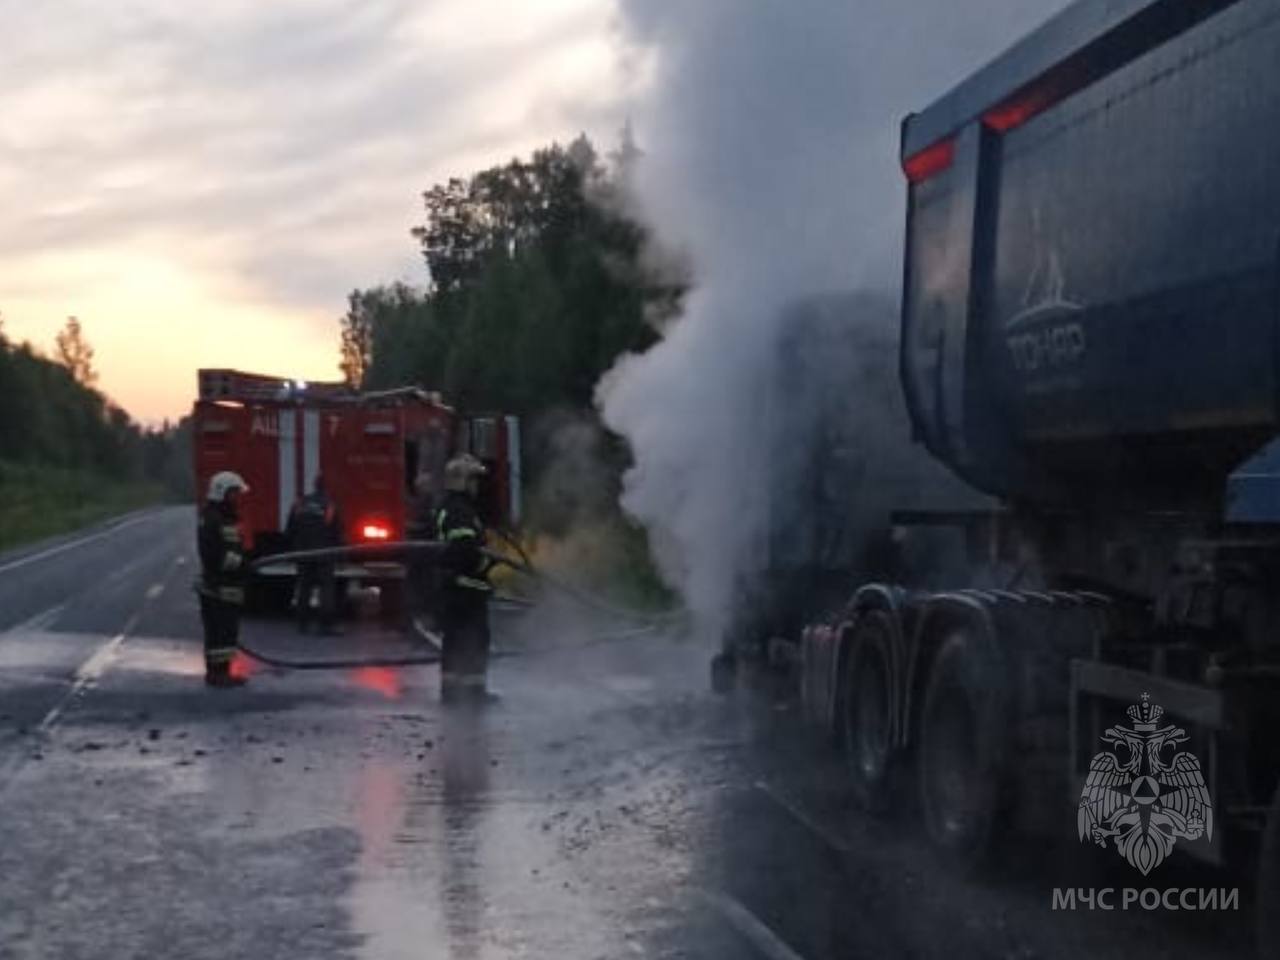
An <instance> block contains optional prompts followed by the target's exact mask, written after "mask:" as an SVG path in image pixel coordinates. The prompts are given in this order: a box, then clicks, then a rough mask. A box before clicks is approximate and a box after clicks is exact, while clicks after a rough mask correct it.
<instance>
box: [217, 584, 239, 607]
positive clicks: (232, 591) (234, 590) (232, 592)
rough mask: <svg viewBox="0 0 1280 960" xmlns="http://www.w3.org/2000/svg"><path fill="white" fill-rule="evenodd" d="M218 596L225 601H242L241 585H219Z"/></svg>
mask: <svg viewBox="0 0 1280 960" xmlns="http://www.w3.org/2000/svg"><path fill="white" fill-rule="evenodd" d="M218 598H219V599H220V600H225V601H227V603H244V588H243V587H219V588H218Z"/></svg>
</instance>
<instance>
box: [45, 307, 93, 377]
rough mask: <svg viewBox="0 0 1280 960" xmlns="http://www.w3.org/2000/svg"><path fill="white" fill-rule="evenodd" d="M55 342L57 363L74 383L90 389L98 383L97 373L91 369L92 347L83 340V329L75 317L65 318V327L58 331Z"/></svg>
mask: <svg viewBox="0 0 1280 960" xmlns="http://www.w3.org/2000/svg"><path fill="white" fill-rule="evenodd" d="M55 342H56V343H57V347H58V360H59V362H61V364H62V365H63V366H64V367H66V368H67V370H68V371H69V372H70V373H71V376H72V378H73V379H74V380H75V381H76V383H78V384H80V385H81V386H84V387H92V386H93V385H94V384H95V383H97V382H98V373H97V371H96V370H94V369H93V347H91V346H90V345H89V341H88V340H87V339H85V335H84V329H83V328H82V327H81V326H80V321H79V320H78V319H77V318H76V317H67V323H66V326H64V327H63V328H62V330H61V331H59V333H58V335H57V337H56V338H55Z"/></svg>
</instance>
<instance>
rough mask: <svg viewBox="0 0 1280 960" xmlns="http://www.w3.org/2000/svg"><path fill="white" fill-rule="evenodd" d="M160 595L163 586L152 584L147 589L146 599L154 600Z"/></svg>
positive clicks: (161, 584) (162, 591)
mask: <svg viewBox="0 0 1280 960" xmlns="http://www.w3.org/2000/svg"><path fill="white" fill-rule="evenodd" d="M162 593H164V584H163V583H153V584H152V585H151V586H149V587H148V588H147V599H148V600H154V599H155V598H156V597H158V596H160V594H162Z"/></svg>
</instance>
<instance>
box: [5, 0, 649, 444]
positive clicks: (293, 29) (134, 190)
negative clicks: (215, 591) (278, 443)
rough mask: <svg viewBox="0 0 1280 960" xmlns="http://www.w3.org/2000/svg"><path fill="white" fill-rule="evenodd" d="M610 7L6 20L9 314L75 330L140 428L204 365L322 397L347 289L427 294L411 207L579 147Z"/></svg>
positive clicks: (408, 0) (332, 3) (309, 0)
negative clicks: (495, 166)
mask: <svg viewBox="0 0 1280 960" xmlns="http://www.w3.org/2000/svg"><path fill="white" fill-rule="evenodd" d="M613 15H614V14H613V4H612V3H611V2H610V0H536V2H526V3H513V2H509V0H272V2H270V3H263V2H261V0H217V2H215V3H212V4H207V5H203V6H200V7H193V6H191V5H188V4H178V3H173V2H171V0H117V2H114V3H109V4H108V3H102V2H100V0H47V2H43V3H40V4H27V3H20V2H18V0H0V23H3V25H4V29H5V55H4V57H3V58H0V91H3V92H2V93H0V113H2V115H3V117H4V123H3V125H0V209H3V210H4V211H5V219H4V223H3V225H2V226H0V313H3V316H4V325H5V331H6V333H7V335H8V336H9V337H10V338H11V339H15V340H24V339H26V340H30V341H31V342H32V343H34V344H36V345H37V346H39V347H41V348H42V349H46V350H48V349H51V348H52V343H53V337H54V334H55V332H56V331H57V329H58V328H59V327H60V326H61V325H62V323H63V322H64V320H65V318H66V317H67V316H68V315H71V314H74V315H76V316H78V317H80V319H81V321H82V323H83V325H84V329H85V332H86V334H87V336H88V338H89V340H90V342H91V343H92V345H93V346H94V348H95V349H96V351H97V367H98V369H99V372H100V374H101V384H100V385H101V387H102V388H103V389H104V391H105V392H106V393H107V394H109V395H110V396H111V397H112V398H113V399H115V400H116V401H117V402H119V403H120V404H121V405H123V406H124V407H125V408H126V409H127V410H129V411H130V413H132V414H133V415H134V416H135V417H138V418H140V419H143V420H147V421H155V420H158V419H159V418H162V417H176V416H178V415H180V414H181V413H183V412H184V411H185V410H186V409H188V408H189V406H190V403H191V400H192V393H193V390H194V385H195V370H196V369H197V367H200V366H235V367H239V368H242V369H247V370H255V371H263V372H274V373H280V374H284V375H290V376H299V377H303V378H308V379H335V378H336V377H337V370H336V363H337V338H338V317H339V316H340V315H341V314H342V312H343V310H344V308H345V298H346V294H347V293H348V292H349V291H350V290H351V289H353V288H355V287H362V286H372V285H375V284H377V283H381V282H389V281H392V280H397V279H403V280H406V281H409V282H412V283H419V284H420V283H422V282H423V281H424V280H425V272H424V269H423V267H422V265H421V259H420V257H419V256H418V255H417V252H416V250H415V248H414V244H413V241H412V240H411V238H410V237H409V236H408V231H409V229H410V227H411V226H413V225H415V224H416V223H419V222H420V221H421V204H420V199H419V195H420V193H421V191H422V190H424V189H425V188H427V187H429V186H430V185H431V184H432V183H435V182H437V181H439V180H441V179H444V178H446V177H448V176H450V175H454V174H466V173H470V172H473V171H475V170H477V169H480V168H481V167H483V166H486V165H489V164H492V163H497V162H501V161H504V160H506V159H508V158H510V157H511V156H513V155H516V154H524V153H527V152H528V151H530V150H532V149H533V148H535V147H537V146H540V145H542V144H545V143H548V142H550V141H551V140H553V139H558V140H561V141H566V140H568V139H571V138H572V137H574V136H576V135H577V133H579V132H580V131H585V132H586V133H587V134H588V135H590V136H591V137H593V139H596V140H597V141H598V142H602V145H603V146H606V147H607V146H608V145H609V143H610V141H611V140H612V139H613V138H614V137H615V135H616V131H617V129H618V128H619V126H620V125H621V124H622V123H623V121H624V120H625V118H626V116H627V106H626V101H627V96H628V89H629V86H630V85H631V84H634V83H635V82H636V81H635V78H634V76H633V75H632V74H631V72H630V71H629V70H627V69H625V68H624V65H625V63H626V58H625V57H622V56H620V55H619V49H618V43H617V39H616V35H615V25H614V22H613Z"/></svg>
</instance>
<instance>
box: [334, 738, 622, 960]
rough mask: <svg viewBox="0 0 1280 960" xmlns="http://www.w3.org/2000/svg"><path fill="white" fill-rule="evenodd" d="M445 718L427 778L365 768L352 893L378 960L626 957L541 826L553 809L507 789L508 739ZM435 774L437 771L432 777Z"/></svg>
mask: <svg viewBox="0 0 1280 960" xmlns="http://www.w3.org/2000/svg"><path fill="white" fill-rule="evenodd" d="M496 726H497V721H495V720H494V719H492V718H491V717H488V716H485V715H483V714H467V713H459V714H454V715H446V716H445V717H444V719H443V721H442V725H441V729H440V737H439V744H438V747H437V749H436V750H435V751H434V752H433V753H431V754H430V755H429V757H428V759H427V760H424V761H423V763H422V767H423V769H421V770H417V771H415V770H414V769H413V768H412V766H411V765H406V764H404V763H403V762H396V761H394V760H392V759H387V760H378V761H373V762H370V763H368V764H367V765H366V766H365V768H364V770H363V772H362V773H361V776H360V780H359V783H358V784H357V786H356V792H357V797H356V800H357V802H356V807H357V810H358V814H357V825H358V829H359V833H360V837H361V841H362V849H361V853H360V857H359V860H358V865H357V881H356V886H355V889H354V891H353V894H352V911H353V915H354V920H355V926H356V928H357V929H358V930H359V931H360V932H361V933H362V934H364V935H365V936H366V937H367V942H366V944H365V946H364V948H363V950H362V954H363V955H364V956H367V957H370V958H378V960H384V958H385V960H400V958H405V960H409V958H412V960H422V958H424V957H426V958H436V957H439V958H450V960H455V958H456V960H489V958H494V960H497V958H510V957H523V956H528V957H539V958H541V957H547V956H558V957H561V958H566V960H567V958H572V957H577V956H584V957H599V956H622V955H624V954H625V953H627V952H629V951H628V950H627V948H626V945H625V944H624V943H622V942H620V940H619V938H617V937H615V935H614V933H613V932H612V930H611V924H610V923H609V922H608V920H607V919H606V918H604V917H600V916H596V915H594V914H593V907H592V905H591V903H590V900H589V898H588V897H587V896H586V893H587V891H584V890H583V888H582V886H581V884H580V883H579V880H578V878H577V876H576V875H575V873H574V871H573V870H572V869H571V865H570V864H568V863H566V861H565V858H564V854H563V853H562V852H561V851H560V850H559V849H558V848H557V846H556V843H555V839H554V837H553V836H550V835H548V834H547V833H546V832H545V831H544V830H543V829H542V828H541V826H540V823H541V822H542V821H543V820H545V818H546V815H547V814H548V812H549V811H550V809H551V807H552V806H553V805H554V804H553V801H550V800H544V801H534V800H533V799H532V798H531V797H530V796H529V795H528V793H527V792H526V791H525V790H522V789H520V787H521V786H522V785H518V784H510V783H506V782H504V777H505V776H506V770H507V767H506V766H505V765H504V764H503V763H502V762H501V761H502V758H503V755H505V753H506V752H507V751H508V750H509V749H510V748H511V746H512V745H511V744H510V743H509V740H508V737H509V736H511V735H513V733H514V734H515V735H518V732H516V731H512V730H506V731H503V730H499V729H495V727H496ZM431 770H434V773H431V772H429V771H431Z"/></svg>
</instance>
